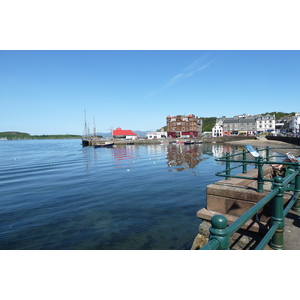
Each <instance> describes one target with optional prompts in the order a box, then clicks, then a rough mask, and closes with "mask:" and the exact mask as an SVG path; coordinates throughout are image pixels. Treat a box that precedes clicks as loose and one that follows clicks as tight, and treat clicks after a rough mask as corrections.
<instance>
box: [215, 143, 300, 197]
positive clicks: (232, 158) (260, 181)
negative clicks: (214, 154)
mask: <svg viewBox="0 0 300 300" xmlns="http://www.w3.org/2000/svg"><path fill="white" fill-rule="evenodd" d="M279 149H280V150H281V149H285V150H289V149H300V148H295V147H294V148H291V147H266V148H265V149H258V148H256V151H257V152H264V154H265V155H264V156H265V158H264V157H263V156H262V155H260V156H259V157H257V158H255V159H254V160H253V159H247V153H248V151H247V150H246V149H243V152H240V153H235V154H230V153H229V152H226V155H225V156H223V157H221V158H217V159H216V161H223V162H225V166H226V167H225V170H223V171H221V172H218V173H216V175H217V176H221V177H225V179H230V178H242V179H251V180H256V181H257V191H258V192H259V193H262V192H263V191H264V182H273V181H274V179H267V178H264V172H263V167H264V165H270V164H272V165H276V164H278V165H286V166H287V167H288V168H289V166H294V165H295V163H292V162H279V161H270V159H272V158H278V157H286V156H285V155H270V150H279ZM241 156H242V159H237V158H236V157H238V158H240V157H241ZM232 163H234V166H232ZM237 163H239V164H238V165H236V164H237ZM250 164H252V165H254V166H255V168H257V169H258V170H257V177H250V176H246V175H245V176H241V175H232V173H231V171H232V170H234V169H238V168H241V167H242V173H247V171H248V168H247V167H248V165H250Z"/></svg>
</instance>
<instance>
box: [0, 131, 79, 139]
mask: <svg viewBox="0 0 300 300" xmlns="http://www.w3.org/2000/svg"><path fill="white" fill-rule="evenodd" d="M0 138H7V139H8V140H42V139H43V140H45V139H79V138H81V136H80V135H72V134H57V135H55V134H54V135H45V134H44V135H30V134H29V133H25V132H18V131H5V132H0Z"/></svg>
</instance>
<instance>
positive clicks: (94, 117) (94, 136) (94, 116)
mask: <svg viewBox="0 0 300 300" xmlns="http://www.w3.org/2000/svg"><path fill="white" fill-rule="evenodd" d="M94 138H96V122H95V116H94Z"/></svg>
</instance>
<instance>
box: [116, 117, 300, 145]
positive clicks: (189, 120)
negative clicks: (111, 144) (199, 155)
mask: <svg viewBox="0 0 300 300" xmlns="http://www.w3.org/2000/svg"><path fill="white" fill-rule="evenodd" d="M166 124H167V131H166V132H165V131H159V132H148V134H147V138H148V139H162V138H194V137H198V136H201V135H202V119H200V118H198V117H197V116H195V115H193V114H190V115H187V116H185V115H177V116H173V117H171V116H167V117H166ZM279 132H281V133H294V134H299V133H300V113H296V114H295V116H285V117H283V118H281V119H280V120H276V119H275V115H271V114H267V115H255V116H251V115H247V114H243V115H237V116H234V117H233V118H226V117H225V116H223V117H222V118H219V119H217V120H216V125H215V126H214V127H213V129H212V136H213V137H220V136H233V135H256V134H262V133H267V134H275V133H279ZM112 136H113V138H122V139H131V140H134V139H137V138H138V135H137V134H136V133H134V132H132V131H131V130H123V129H121V128H120V127H118V128H117V129H116V130H112Z"/></svg>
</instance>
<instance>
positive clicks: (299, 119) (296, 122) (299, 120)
mask: <svg viewBox="0 0 300 300" xmlns="http://www.w3.org/2000/svg"><path fill="white" fill-rule="evenodd" d="M289 129H290V131H291V132H293V133H299V132H300V113H296V114H295V116H293V117H292V120H291V122H290V123H289Z"/></svg>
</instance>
